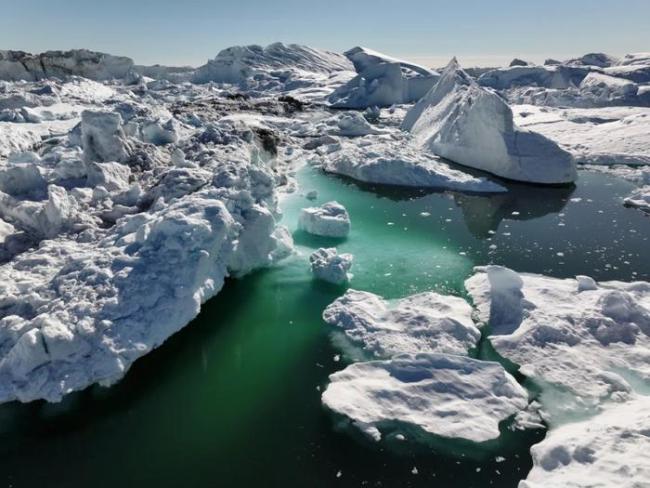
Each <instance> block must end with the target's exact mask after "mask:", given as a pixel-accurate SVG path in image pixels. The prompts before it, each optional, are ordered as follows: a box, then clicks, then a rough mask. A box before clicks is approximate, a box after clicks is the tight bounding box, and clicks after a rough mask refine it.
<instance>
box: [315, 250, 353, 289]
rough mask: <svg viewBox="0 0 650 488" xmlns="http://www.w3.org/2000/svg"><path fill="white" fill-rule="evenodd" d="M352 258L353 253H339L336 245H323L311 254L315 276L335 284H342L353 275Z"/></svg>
mask: <svg viewBox="0 0 650 488" xmlns="http://www.w3.org/2000/svg"><path fill="white" fill-rule="evenodd" d="M352 260H353V257H352V254H346V253H344V254H338V252H337V251H336V248H334V247H330V248H324V247H321V248H320V249H318V250H317V251H315V252H314V253H312V255H311V256H309V264H310V265H311V272H312V274H313V275H314V277H315V278H317V279H319V280H323V281H327V282H328V283H332V284H334V285H341V284H343V283H345V282H346V281H348V280H349V279H350V278H351V277H352V275H351V274H350V273H349V271H350V268H352Z"/></svg>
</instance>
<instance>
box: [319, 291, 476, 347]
mask: <svg viewBox="0 0 650 488" xmlns="http://www.w3.org/2000/svg"><path fill="white" fill-rule="evenodd" d="M323 320H325V322H327V323H328V324H330V325H333V326H336V327H338V328H340V329H342V331H343V333H344V334H345V336H346V337H347V338H348V339H349V340H350V341H352V343H353V344H355V345H357V346H360V347H361V348H362V349H363V350H364V351H365V352H366V353H367V354H368V356H369V357H370V358H373V359H376V358H389V357H391V356H394V355H398V354H403V353H411V354H417V353H429V352H432V353H433V352H439V353H450V354H459V355H465V354H467V351H468V350H469V349H471V348H473V347H475V346H476V344H477V342H478V340H479V338H480V335H481V334H480V332H479V330H478V329H477V328H476V326H475V325H474V322H473V321H472V308H471V307H470V306H469V305H468V304H467V302H465V300H463V299H462V298H458V297H453V296H443V295H439V294H437V293H434V292H426V293H420V294H417V295H412V296H409V297H406V298H403V299H401V300H392V301H387V300H384V299H383V298H381V297H380V296H378V295H375V294H373V293H369V292H365V291H357V290H348V291H347V292H346V293H345V294H344V295H343V296H342V297H340V298H337V299H336V300H335V301H334V302H333V303H331V304H330V305H329V306H328V307H327V308H326V309H325V311H324V312H323Z"/></svg>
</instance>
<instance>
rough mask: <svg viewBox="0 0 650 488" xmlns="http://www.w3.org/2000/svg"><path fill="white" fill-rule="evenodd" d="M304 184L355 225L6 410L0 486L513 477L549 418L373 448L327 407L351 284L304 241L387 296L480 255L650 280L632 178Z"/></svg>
mask: <svg viewBox="0 0 650 488" xmlns="http://www.w3.org/2000/svg"><path fill="white" fill-rule="evenodd" d="M299 179H300V182H301V185H302V187H303V189H304V190H309V189H316V190H318V192H319V197H318V200H317V201H316V203H319V204H320V203H324V202H326V201H328V200H333V199H336V200H338V201H339V202H341V203H343V204H344V205H345V206H346V207H347V208H348V211H349V212H350V215H351V218H352V222H353V227H352V232H351V234H350V236H349V238H348V239H347V240H344V241H340V242H337V241H332V240H327V239H318V238H314V237H311V236H308V235H305V234H302V233H298V232H296V234H295V239H296V243H297V247H298V255H297V256H295V257H294V258H292V259H291V260H290V261H289V262H287V263H286V264H285V265H283V266H281V267H277V268H273V269H270V270H264V271H260V272H257V273H255V274H252V275H250V276H248V277H246V278H245V279H242V280H239V281H229V282H228V283H227V285H226V287H225V289H224V290H223V291H222V293H220V294H219V295H218V296H217V297H216V298H215V299H213V300H211V301H210V302H209V303H207V304H206V305H205V307H204V309H203V310H202V312H201V314H200V316H199V317H198V318H197V319H196V320H195V321H193V322H192V323H191V324H190V325H189V326H188V327H187V328H186V329H184V330H183V331H181V332H180V333H179V334H177V335H175V336H174V337H172V338H171V339H170V340H169V341H167V343H165V344H164V346H163V347H161V348H160V349H158V350H157V351H154V352H153V353H152V354H150V355H148V356H147V357H145V358H143V359H141V360H139V361H138V362H137V363H136V364H135V365H134V367H133V368H132V370H131V371H130V372H129V374H128V375H127V376H126V378H125V379H124V380H123V381H122V382H120V383H119V384H118V385H116V386H114V387H112V388H110V389H104V388H100V387H93V388H91V389H89V390H87V391H85V392H82V393H79V394H75V395H72V396H71V397H69V398H67V399H66V400H65V401H64V402H63V403H62V404H59V405H48V404H45V403H40V402H36V403H32V404H28V405H20V404H9V405H3V406H0V486H14V487H37V486H38V487H42V486H48V487H49V486H56V487H59V486H62V487H68V486H69V487H81V486H83V487H88V486H93V487H115V486H155V487H172V486H228V487H230V486H260V487H267V486H286V487H301V488H302V487H330V486H383V487H387V486H388V487H392V486H398V487H402V486H462V487H484V486H502V487H515V486H517V482H518V480H519V479H521V478H523V477H525V475H526V473H527V471H528V470H529V469H530V466H531V460H530V457H529V454H528V448H529V446H530V445H531V444H533V443H535V442H538V441H539V440H541V438H542V437H543V435H544V432H543V431H528V432H511V431H508V430H504V432H503V435H502V438H501V439H500V440H499V441H497V442H492V443H488V444H485V445H481V446H473V445H470V444H467V443H459V442H452V441H448V440H447V441H444V440H441V439H436V438H433V437H430V438H428V439H427V442H424V443H413V442H410V441H408V440H407V441H405V442H398V441H395V440H394V439H391V438H388V439H386V440H384V441H382V442H380V443H378V444H375V443H371V442H369V441H367V440H365V439H363V438H362V437H360V436H359V435H357V434H356V432H355V431H354V430H351V429H349V428H348V427H347V426H346V425H345V422H344V421H343V420H344V419H341V418H338V417H335V416H333V415H332V414H330V413H329V412H327V411H326V410H324V409H323V408H322V407H321V404H320V391H322V389H323V388H324V387H325V386H326V385H327V377H328V375H329V374H331V373H332V372H334V371H337V370H339V369H341V368H343V367H344V366H345V364H346V361H347V358H346V357H345V356H344V357H343V358H342V359H341V360H339V361H337V360H336V359H337V358H336V356H337V355H338V354H339V353H340V351H339V350H338V349H337V348H336V347H335V345H334V344H333V343H332V336H331V330H330V329H329V328H328V327H327V326H326V325H325V324H324V323H322V321H321V318H320V313H321V311H322V309H323V308H324V307H325V306H326V305H327V304H329V303H330V302H331V301H332V300H333V299H334V298H336V297H337V296H339V295H340V294H341V293H342V292H343V291H344V289H343V288H339V287H334V286H329V285H327V284H324V283H317V282H314V281H312V280H311V276H310V274H309V270H308V264H307V256H308V253H309V252H311V251H312V250H313V249H314V248H315V247H318V246H323V245H337V247H338V248H339V250H340V251H344V252H351V253H353V254H354V255H355V264H354V268H353V272H354V278H353V280H352V283H351V286H353V287H355V288H359V289H364V290H369V291H373V292H376V293H380V294H382V295H384V296H386V297H391V298H395V297H401V296H405V295H408V294H411V293H414V292H418V291H424V290H438V291H443V292H448V293H455V294H462V283H463V281H464V279H465V278H466V277H467V276H468V275H469V274H470V273H471V270H472V267H473V266H474V265H476V264H485V263H488V262H493V263H499V264H504V265H507V266H511V267H513V268H514V269H517V270H519V271H530V272H543V273H547V274H551V275H554V276H573V275H575V274H590V275H592V276H594V277H595V278H596V279H601V280H602V279H623V280H630V279H634V278H638V279H645V280H647V279H649V278H650V276H649V275H650V262H649V260H648V259H647V258H646V256H644V251H645V250H646V249H647V248H648V242H647V240H648V237H647V236H648V235H649V233H648V232H647V231H646V230H645V229H647V226H648V224H649V221H648V220H647V218H646V217H645V216H644V215H643V214H642V213H640V212H637V211H634V210H631V209H625V208H624V207H623V206H622V205H621V204H620V201H621V198H622V197H623V196H624V195H626V194H627V193H628V192H629V190H630V189H631V186H630V185H629V184H627V183H625V182H623V181H620V180H616V179H613V178H610V177H607V176H604V175H600V174H591V173H581V175H580V180H579V182H578V185H577V186H576V187H575V188H551V189H543V188H535V187H530V186H512V188H511V192H510V193H509V194H508V195H500V196H493V197H485V196H468V195H459V194H455V193H426V192H421V191H419V190H396V189H386V188H373V187H371V186H367V185H357V184H355V183H352V182H350V181H348V180H345V179H340V178H336V177H331V176H326V175H323V174H320V173H318V172H316V171H315V170H313V169H310V168H306V169H304V170H302V171H301V172H300V174H299ZM577 199H580V200H577ZM307 205H311V202H308V201H307V200H306V199H305V198H304V197H303V196H302V195H300V194H294V195H291V196H289V197H287V198H286V199H285V201H284V202H283V207H284V213H285V215H284V221H285V223H286V224H287V225H289V226H290V227H292V229H293V230H295V222H296V217H297V214H298V212H299V210H300V208H302V207H303V206H307ZM423 213H424V215H422V214H423ZM427 213H428V214H429V215H426V214H427ZM558 253H560V254H558ZM481 354H482V355H489V351H484V352H482V353H481ZM497 457H503V458H505V460H504V461H502V462H497V460H496V458H497ZM414 467H416V468H417V474H413V473H412V469H413V468H414ZM339 473H340V476H338V477H337V474H339Z"/></svg>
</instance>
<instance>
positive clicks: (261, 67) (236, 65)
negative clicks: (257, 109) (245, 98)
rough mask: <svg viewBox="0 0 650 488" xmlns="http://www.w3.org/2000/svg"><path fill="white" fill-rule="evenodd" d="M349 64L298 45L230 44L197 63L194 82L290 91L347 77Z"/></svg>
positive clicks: (349, 68) (340, 55)
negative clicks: (199, 65) (215, 55)
mask: <svg viewBox="0 0 650 488" xmlns="http://www.w3.org/2000/svg"><path fill="white" fill-rule="evenodd" d="M353 69H354V68H353V66H352V63H350V61H349V60H348V59H347V58H346V57H345V56H343V55H342V54H338V53H332V52H329V51H323V50H319V49H314V48H311V47H308V46H301V45H298V44H286V45H285V44H282V43H279V42H277V43H274V44H269V45H268V46H266V47H262V46H257V45H250V46H233V47H230V48H227V49H224V50H223V51H221V52H220V53H219V54H218V55H217V57H216V58H214V59H212V60H210V61H208V63H207V64H205V65H203V66H201V67H200V68H198V69H197V70H196V73H195V74H194V78H193V79H194V81H195V82H198V83H206V82H216V83H231V84H234V85H239V86H241V87H242V88H246V89H255V90H265V91H290V90H292V89H297V88H309V87H313V86H314V85H316V84H326V83H327V81H328V79H330V78H331V77H335V76H337V75H340V74H342V75H344V76H345V77H346V78H347V79H349V77H351V75H352V73H351V72H352V71H353Z"/></svg>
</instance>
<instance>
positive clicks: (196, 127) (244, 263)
mask: <svg viewBox="0 0 650 488" xmlns="http://www.w3.org/2000/svg"><path fill="white" fill-rule="evenodd" d="M6 86H7V87H8V88H7V90H5V91H4V92H2V93H0V104H2V103H6V104H12V105H13V106H14V107H15V108H21V107H24V106H30V110H32V111H33V113H34V114H37V115H38V117H39V120H40V122H29V121H26V120H23V119H12V121H10V122H2V123H0V124H2V126H1V127H0V131H1V132H2V134H18V137H17V138H15V139H11V140H10V142H9V144H7V142H6V138H4V139H3V138H0V141H2V142H1V143H0V145H2V147H3V148H5V149H6V150H3V151H2V152H0V259H1V260H2V264H1V265H0V277H1V278H2V279H1V284H0V288H1V290H0V296H1V297H2V307H1V309H2V313H1V314H0V401H10V400H14V399H18V400H20V401H31V400H36V399H46V400H49V401H58V400H60V399H61V397H62V396H63V395H65V394H67V393H70V392H73V391H76V390H80V389H83V388H86V387H88V386H90V385H92V384H94V383H100V384H102V385H109V384H112V383H114V382H115V381H117V380H119V379H120V378H121V377H122V376H123V375H124V374H125V373H126V371H127V370H128V369H129V367H130V365H131V364H132V363H133V361H135V360H136V359H138V358H139V357H141V356H143V355H144V354H147V353H148V352H149V351H151V350H152V349H154V348H155V347H158V346H159V345H160V344H162V343H163V342H164V341H165V340H166V339H167V338H168V337H169V336H170V335H171V334H173V333H175V332H176V331H178V330H179V329H180V328H182V327H184V326H185V325H186V324H187V323H188V322H189V321H190V320H191V319H192V318H194V317H195V316H196V314H197V313H198V312H199V309H200V306H201V304H202V303H203V302H205V300H207V299H209V298H210V297H211V296H213V295H214V294H216V293H217V292H218V291H219V290H220V289H221V287H222V286H223V282H224V279H225V278H226V277H227V276H239V275H241V274H244V273H247V272H249V271H251V270H253V269H255V268H258V267H262V266H268V265H270V264H272V263H274V262H276V261H277V260H279V259H282V258H283V257H286V256H287V255H288V254H290V253H291V247H292V240H291V236H290V234H289V232H288V231H287V229H286V228H284V227H281V226H277V225H276V223H277V217H278V216H277V213H276V204H277V196H276V190H275V189H276V186H278V185H281V184H286V175H285V169H284V166H283V165H284V164H285V162H284V160H283V156H282V155H278V153H277V146H276V145H275V144H276V142H275V141H276V139H275V138H274V132H273V131H272V130H271V129H269V128H266V127H261V126H259V125H254V124H253V125H249V124H248V123H247V121H245V120H229V119H228V118H227V117H224V116H223V115H224V113H223V112H219V111H213V112H207V111H202V107H203V106H202V101H201V100H202V99H205V98H206V97H210V96H214V95H213V94H211V93H210V92H209V90H208V89H204V88H202V87H199V86H184V87H183V90H184V92H185V94H187V95H188V96H189V98H194V99H196V100H197V102H196V104H194V103H189V102H184V104H181V105H176V104H177V103H178V98H177V96H178V95H168V94H166V95H165V96H155V95H153V96H152V95H147V94H146V92H141V91H139V89H138V90H137V91H134V89H133V88H132V85H129V84H127V83H124V84H119V83H113V84H111V86H110V87H109V86H106V85H102V84H100V83H96V82H91V81H89V80H81V79H78V78H72V79H66V80H63V81H57V80H51V79H48V80H44V81H38V82H30V81H27V82H17V83H9V84H7V85H6ZM176 89H178V88H176ZM154 91H155V89H154ZM20 93H23V94H29V96H22V97H21V96H15V94H20ZM5 95H6V96H5ZM109 99H110V102H109V103H107V102H108V100H109ZM231 103H233V104H234V103H237V102H231ZM264 103H266V104H268V105H269V106H271V107H273V106H274V105H273V103H278V105H277V107H279V108H280V109H282V105H280V104H279V103H281V102H273V101H265V102H264ZM172 106H175V109H174V115H173V114H172V113H171V111H170V110H169V108H170V107H172ZM224 107H225V108H224V109H223V111H224V112H228V111H229V110H232V109H233V108H231V107H230V106H228V101H226V102H224ZM197 112H198V113H199V114H200V115H197ZM165 131H168V132H170V133H172V132H173V134H175V137H173V138H172V137H167V138H165V137H166V134H167V133H166V132H165Z"/></svg>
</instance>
